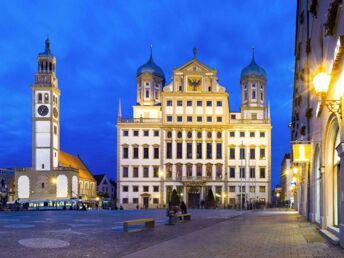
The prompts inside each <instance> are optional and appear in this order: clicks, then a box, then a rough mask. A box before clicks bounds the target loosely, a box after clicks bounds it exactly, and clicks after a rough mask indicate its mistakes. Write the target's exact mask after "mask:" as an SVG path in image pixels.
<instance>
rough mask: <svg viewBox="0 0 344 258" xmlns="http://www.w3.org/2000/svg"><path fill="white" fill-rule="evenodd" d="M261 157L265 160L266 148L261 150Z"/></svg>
mask: <svg viewBox="0 0 344 258" xmlns="http://www.w3.org/2000/svg"><path fill="white" fill-rule="evenodd" d="M259 157H260V159H265V148H260V150H259Z"/></svg>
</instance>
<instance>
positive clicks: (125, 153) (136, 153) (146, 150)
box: [122, 147, 160, 159]
mask: <svg viewBox="0 0 344 258" xmlns="http://www.w3.org/2000/svg"><path fill="white" fill-rule="evenodd" d="M122 154H123V155H122V158H123V159H128V158H129V147H123V152H122ZM142 154H143V158H144V159H149V147H143V153H142ZM159 155H160V150H159V147H154V148H153V159H159ZM132 158H133V159H138V158H139V147H133V155H132Z"/></svg>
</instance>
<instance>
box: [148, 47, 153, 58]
mask: <svg viewBox="0 0 344 258" xmlns="http://www.w3.org/2000/svg"><path fill="white" fill-rule="evenodd" d="M152 60H153V44H150V57H149V61H152Z"/></svg>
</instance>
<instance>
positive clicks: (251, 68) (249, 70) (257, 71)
mask: <svg viewBox="0 0 344 258" xmlns="http://www.w3.org/2000/svg"><path fill="white" fill-rule="evenodd" d="M251 75H254V76H257V77H264V78H265V79H266V72H265V70H264V69H263V68H262V67H260V66H259V65H257V64H256V61H255V60H254V51H253V53H252V61H251V63H250V64H249V65H248V66H246V67H245V68H244V69H242V70H241V78H243V77H248V76H251Z"/></svg>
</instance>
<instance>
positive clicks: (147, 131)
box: [123, 130, 160, 137]
mask: <svg viewBox="0 0 344 258" xmlns="http://www.w3.org/2000/svg"><path fill="white" fill-rule="evenodd" d="M139 132H140V131H139V130H133V136H140V133H139ZM159 135H160V131H159V130H154V131H153V136H154V137H158V136H159ZM123 136H129V130H123ZM143 136H145V137H148V136H150V135H149V130H143Z"/></svg>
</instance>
